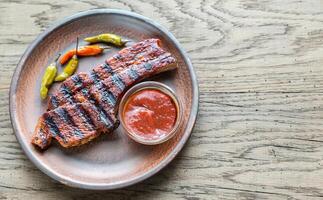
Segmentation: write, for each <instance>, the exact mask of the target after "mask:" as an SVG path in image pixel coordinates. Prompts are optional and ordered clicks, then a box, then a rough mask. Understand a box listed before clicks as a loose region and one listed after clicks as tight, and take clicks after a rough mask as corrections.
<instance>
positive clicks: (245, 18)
mask: <svg viewBox="0 0 323 200" xmlns="http://www.w3.org/2000/svg"><path fill="white" fill-rule="evenodd" d="M94 8H120V9H126V10H131V11H135V12H138V13H140V14H142V15H145V16H147V17H150V18H152V19H154V20H156V21H158V22H159V23H161V24H162V25H164V26H165V27H167V28H168V29H169V30H170V31H171V32H172V33H174V35H175V36H176V37H177V38H178V40H179V41H180V42H181V44H182V45H183V47H184V48H185V49H186V50H187V51H188V53H189V56H190V57H191V59H192V62H193V64H194V67H195V68H196V70H197V75H198V79H199V84H200V92H201V96H200V103H201V104H200V112H199V118H198V121H197V124H196V127H195V129H194V133H193V135H192V137H191V138H190V141H189V142H188V144H187V145H186V147H185V148H184V150H183V151H182V152H181V153H180V155H179V156H178V158H177V159H176V160H175V161H174V162H172V163H171V164H170V166H169V167H167V168H166V169H164V170H163V171H162V172H161V173H159V174H158V175H156V176H154V177H152V178H150V179H148V180H146V181H144V182H143V183H140V184H137V185H135V186H132V187H129V188H125V189H123V190H115V191H111V192H94V191H86V190H79V189H74V188H68V187H66V186H63V185H61V184H59V183H56V182H55V181H53V180H51V179H50V178H49V177H47V176H46V175H44V174H43V173H42V172H40V171H39V170H38V169H37V168H35V167H34V166H33V165H32V164H31V163H30V161H29V160H28V159H27V158H26V156H25V155H24V154H23V152H22V151H21V149H20V147H19V145H18V143H17V141H16V139H15V137H14V134H13V131H12V128H11V125H10V118H9V109H8V103H9V102H8V101H9V100H8V98H9V97H8V91H9V84H10V78H11V76H12V74H13V71H14V68H15V66H16V64H17V62H18V60H19V58H20V56H21V54H22V53H23V51H24V50H25V49H26V47H27V46H28V44H29V43H30V42H31V41H32V40H33V39H34V38H35V37H36V36H37V35H38V34H39V33H40V32H41V31H43V30H44V29H45V28H46V27H48V26H49V25H50V23H52V22H53V21H55V20H58V19H62V18H63V17H66V16H69V15H71V14H74V13H76V12H79V11H82V10H87V9H94ZM322 19H323V6H322V3H321V2H320V1H314V0H313V1H305V0H300V1H293V0H288V1H284V3H282V2H281V1H278V0H274V1H242V0H240V1H213V0H203V1H202V0H197V1H193V0H190V1H182V0H167V1H161V0H158V1H155V0H140V1H131V2H130V1H126V0H116V1H100V0H94V1H87V0H81V1H74V0H65V1H57V0H56V1H55V0H54V1H50V2H47V1H42V0H28V1H22V0H14V1H10V2H7V1H0V56H1V59H0V64H1V70H0V127H1V129H0V135H1V137H0V199H27V198H32V199H104V198H109V199H131V198H138V199H318V198H320V197H323V190H322V188H323V181H322V178H321V177H323V168H322V165H323V148H322V143H323V134H322V132H323V120H322V118H323V109H322V108H323V92H322V91H323V81H322V80H323V68H322V63H323V59H322V55H323V30H322V28H321V27H323V20H322Z"/></svg>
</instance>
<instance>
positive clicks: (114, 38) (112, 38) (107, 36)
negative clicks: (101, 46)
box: [84, 33, 128, 47]
mask: <svg viewBox="0 0 323 200" xmlns="http://www.w3.org/2000/svg"><path fill="white" fill-rule="evenodd" d="M84 41H86V42H89V43H97V42H105V43H109V44H113V45H115V46H117V47H122V46H123V45H124V44H125V43H126V42H128V41H123V40H122V38H121V37H120V36H118V35H115V34H112V33H104V34H100V35H96V36H92V37H87V38H85V39H84Z"/></svg>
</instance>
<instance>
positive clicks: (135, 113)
mask: <svg viewBox="0 0 323 200" xmlns="http://www.w3.org/2000/svg"><path fill="white" fill-rule="evenodd" d="M122 116H123V120H124V123H125V125H126V126H127V128H128V129H129V130H130V131H131V132H133V133H136V134H137V135H138V136H140V137H144V138H146V139H157V138H160V137H163V136H165V135H167V134H168V133H170V132H171V131H172V129H173V127H174V125H175V122H176V118H177V107H176V105H175V103H174V101H173V99H172V98H171V97H170V96H169V95H168V94H165V93H163V92H162V91H160V90H157V89H143V90H140V91H138V92H136V93H134V94H132V95H131V96H130V97H129V98H128V100H127V102H126V103H125V107H124V109H123V114H122Z"/></svg>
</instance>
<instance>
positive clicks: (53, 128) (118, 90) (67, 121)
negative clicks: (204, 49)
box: [32, 53, 176, 149]
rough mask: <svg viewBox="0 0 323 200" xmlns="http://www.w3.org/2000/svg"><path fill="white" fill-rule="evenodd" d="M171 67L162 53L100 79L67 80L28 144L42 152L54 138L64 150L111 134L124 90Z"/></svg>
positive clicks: (173, 61)
mask: <svg viewBox="0 0 323 200" xmlns="http://www.w3.org/2000/svg"><path fill="white" fill-rule="evenodd" d="M175 68H176V59H175V58H174V57H173V56H172V55H171V54H170V53H163V54H161V55H158V56H156V57H155V58H154V59H151V60H149V61H145V62H139V63H137V64H133V65H131V67H127V68H124V69H122V70H118V71H116V72H114V73H112V74H111V75H110V76H108V77H106V78H105V79H104V80H101V79H98V78H97V77H91V76H93V74H91V75H86V74H83V73H82V74H77V75H78V77H79V78H84V79H86V81H84V83H83V82H82V81H81V83H78V82H79V81H78V80H77V79H76V78H73V79H72V78H71V79H68V80H66V81H64V82H63V84H62V87H61V88H60V93H62V95H61V96H60V97H59V98H57V101H59V102H58V103H56V105H57V106H58V107H57V108H55V109H53V110H50V111H48V112H46V113H44V114H43V115H42V116H41V117H40V119H39V121H38V124H37V126H36V129H35V132H34V135H33V139H32V143H33V144H34V145H36V146H38V147H40V148H41V149H45V148H47V147H48V146H49V145H50V143H51V140H52V138H55V139H56V140H58V142H59V143H60V144H61V145H62V146H63V147H66V148H68V147H73V146H78V145H81V144H84V143H87V142H89V141H90V140H92V139H93V138H95V137H97V136H99V135H100V134H101V133H103V132H112V131H113V130H114V129H115V128H116V127H117V126H118V125H119V123H118V120H117V118H116V114H117V107H118V103H119V100H120V98H121V96H122V95H123V94H124V92H125V90H126V89H127V88H128V87H130V86H131V85H133V84H134V83H136V82H138V81H140V80H142V79H144V78H147V77H150V76H153V75H155V74H158V73H161V72H164V71H167V70H171V69H175ZM89 77H91V78H89ZM85 83H86V84H85ZM71 85H72V86H71ZM83 85H85V87H82V86H83Z"/></svg>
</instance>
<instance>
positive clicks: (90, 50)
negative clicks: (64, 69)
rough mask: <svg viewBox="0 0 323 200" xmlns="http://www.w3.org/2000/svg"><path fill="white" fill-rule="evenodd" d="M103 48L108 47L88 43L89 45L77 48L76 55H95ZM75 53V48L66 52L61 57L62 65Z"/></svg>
mask: <svg viewBox="0 0 323 200" xmlns="http://www.w3.org/2000/svg"><path fill="white" fill-rule="evenodd" d="M104 49H109V47H100V46H98V45H90V46H84V47H81V48H79V49H78V50H77V55H78V56H95V55H98V54H100V53H102V52H103V50H104ZM73 55H75V49H71V50H69V51H68V52H66V53H65V54H64V55H63V56H62V57H61V58H60V63H61V64H62V65H63V64H65V63H66V62H67V61H68V60H69V59H71V58H72V57H73Z"/></svg>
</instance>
